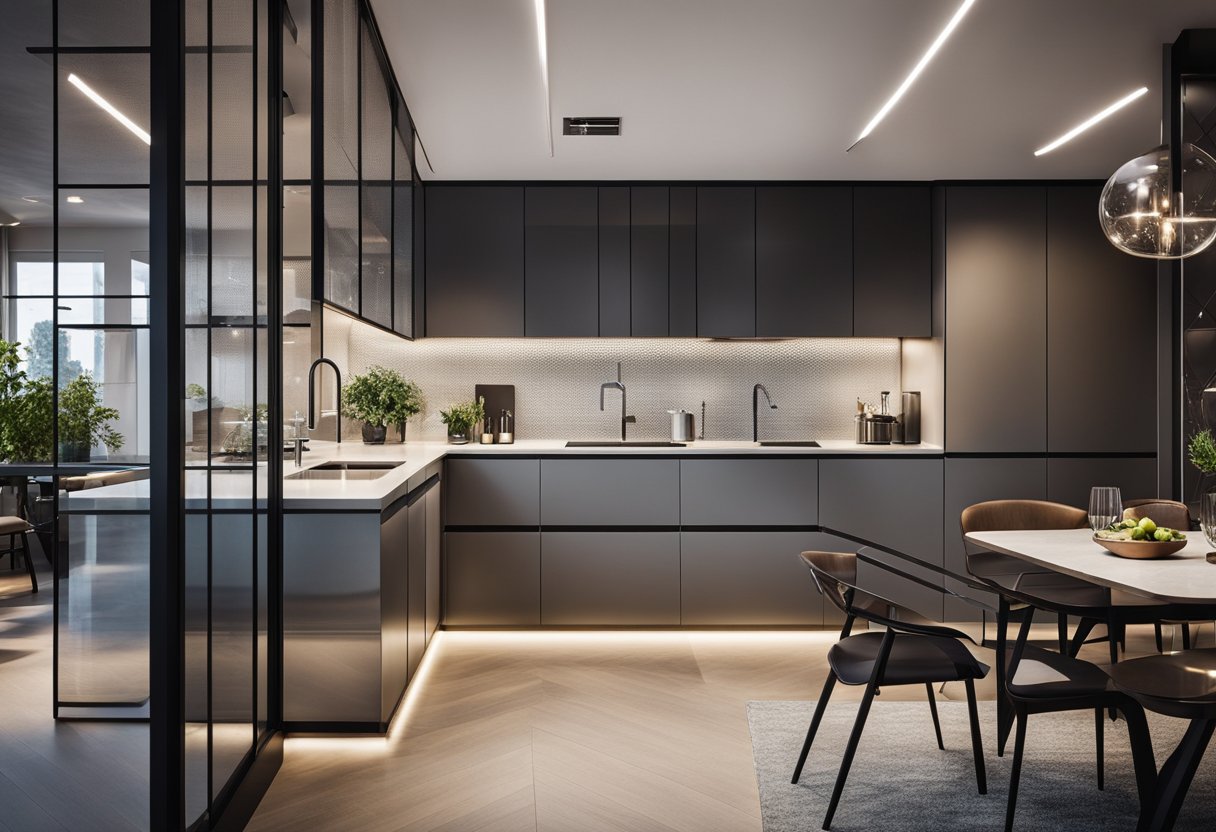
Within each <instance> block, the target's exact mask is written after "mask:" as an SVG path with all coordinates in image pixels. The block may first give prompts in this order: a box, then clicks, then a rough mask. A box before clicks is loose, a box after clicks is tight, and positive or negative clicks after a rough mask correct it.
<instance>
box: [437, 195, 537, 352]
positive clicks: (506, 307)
mask: <svg viewBox="0 0 1216 832" xmlns="http://www.w3.org/2000/svg"><path fill="white" fill-rule="evenodd" d="M426 194H427V195H426V257H427V264H426V265H427V268H426V334H427V335H429V336H432V337H434V336H445V335H463V336H492V337H502V338H512V337H521V336H523V334H524V235H523V227H524V191H523V188H522V187H515V186H493V187H481V186H476V187H475V186H464V185H452V186H448V185H444V186H440V187H432V188H428V189H426Z"/></svg>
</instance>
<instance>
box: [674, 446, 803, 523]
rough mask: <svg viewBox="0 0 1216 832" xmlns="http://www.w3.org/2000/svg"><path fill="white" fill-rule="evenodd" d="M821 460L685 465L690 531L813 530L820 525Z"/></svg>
mask: <svg viewBox="0 0 1216 832" xmlns="http://www.w3.org/2000/svg"><path fill="white" fill-rule="evenodd" d="M819 464H820V463H819V461H818V460H815V459H807V458H800V459H771V458H761V459H683V460H680V522H681V523H682V524H683V525H684V526H813V525H815V524H816V523H817V522H818V518H819V514H818V501H819Z"/></svg>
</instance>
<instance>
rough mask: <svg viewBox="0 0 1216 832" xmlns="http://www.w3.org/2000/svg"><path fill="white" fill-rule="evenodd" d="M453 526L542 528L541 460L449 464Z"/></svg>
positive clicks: (446, 485) (454, 461) (452, 460)
mask: <svg viewBox="0 0 1216 832" xmlns="http://www.w3.org/2000/svg"><path fill="white" fill-rule="evenodd" d="M444 488H445V489H446V490H447V507H448V519H447V524H448V525H449V526H539V525H540V460H538V459H460V458H450V459H448V461H447V473H446V476H445V477H444Z"/></svg>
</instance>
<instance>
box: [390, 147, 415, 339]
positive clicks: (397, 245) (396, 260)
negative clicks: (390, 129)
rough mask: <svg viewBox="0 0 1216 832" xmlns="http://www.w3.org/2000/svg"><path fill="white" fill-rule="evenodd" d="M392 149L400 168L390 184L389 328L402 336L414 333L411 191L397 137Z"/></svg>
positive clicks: (412, 208) (412, 194) (411, 185)
mask: <svg viewBox="0 0 1216 832" xmlns="http://www.w3.org/2000/svg"><path fill="white" fill-rule="evenodd" d="M394 144H395V146H396V148H397V149H396V154H397V164H398V165H401V166H402V167H404V168H405V170H406V177H405V179H404V181H402V178H401V173H402V171H401V169H400V168H398V170H397V181H396V182H394V183H393V329H395V330H396V331H397V332H400V333H401V334H402V335H406V336H412V335H413V334H414V189H413V182H412V180H411V179H410V178H409V166H408V165H407V164H403V159H402V146H401V141H400V138H398V140H397V141H396V142H395V143H394Z"/></svg>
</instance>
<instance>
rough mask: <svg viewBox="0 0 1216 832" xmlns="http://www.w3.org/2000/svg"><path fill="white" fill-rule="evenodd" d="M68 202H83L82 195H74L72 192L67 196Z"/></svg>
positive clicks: (76, 203) (77, 203)
mask: <svg viewBox="0 0 1216 832" xmlns="http://www.w3.org/2000/svg"><path fill="white" fill-rule="evenodd" d="M68 202H70V203H72V204H73V205H79V204H81V203H82V202H84V197H82V196H76V195H75V194H72V195H71V196H69V197H68Z"/></svg>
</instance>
